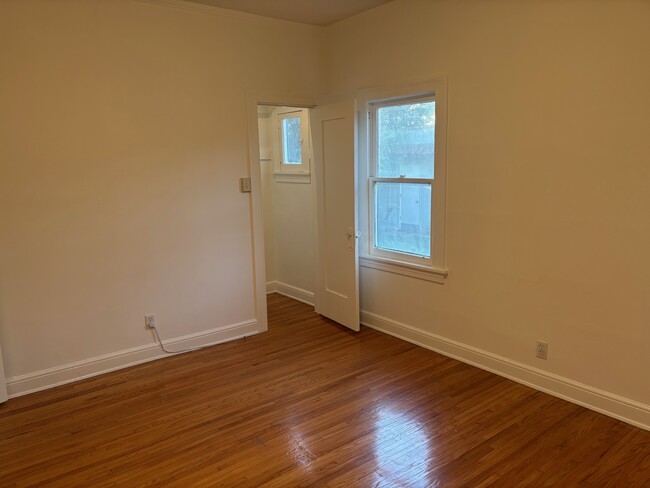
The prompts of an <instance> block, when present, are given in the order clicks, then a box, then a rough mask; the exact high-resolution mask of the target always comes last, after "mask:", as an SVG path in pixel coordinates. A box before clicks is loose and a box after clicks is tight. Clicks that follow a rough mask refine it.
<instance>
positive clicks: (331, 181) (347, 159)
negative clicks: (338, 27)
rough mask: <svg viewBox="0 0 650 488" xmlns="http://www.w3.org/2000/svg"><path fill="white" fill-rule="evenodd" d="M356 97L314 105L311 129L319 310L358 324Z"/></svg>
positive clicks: (353, 325)
mask: <svg viewBox="0 0 650 488" xmlns="http://www.w3.org/2000/svg"><path fill="white" fill-rule="evenodd" d="M356 116H357V110H356V103H355V102H354V101H348V102H341V103H336V104H332V105H323V106H319V107H316V108H315V109H313V110H312V113H311V133H312V144H313V150H314V170H315V175H316V209H317V221H318V222H317V223H318V225H317V229H318V230H317V238H318V245H317V247H318V259H317V267H316V294H315V301H316V303H315V305H316V312H318V313H319V314H321V315H324V316H326V317H329V318H330V319H332V320H334V321H336V322H338V323H340V324H342V325H345V326H346V327H349V328H350V329H352V330H355V331H358V330H359V260H358V243H357V237H358V232H357V191H356V189H357V161H356V156H357V148H356V141H357V137H356V127H357V123H356Z"/></svg>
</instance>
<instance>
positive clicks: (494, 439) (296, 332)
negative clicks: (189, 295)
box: [0, 295, 650, 488]
mask: <svg viewBox="0 0 650 488" xmlns="http://www.w3.org/2000/svg"><path fill="white" fill-rule="evenodd" d="M0 486H1V487H31V486H48V487H75V486H80V487H81V486H84V487H85V486H93V487H102V486H106V487H108V486H128V487H131V486H179V487H187V486H196V487H200V486H206V487H214V486H224V487H229V488H231V487H239V486H241V487H259V486H265V487H299V486H320V487H328V488H334V487H348V486H359V487H365V486H372V487H397V486H404V487H423V488H424V487H426V488H430V487H436V486H444V487H454V486H468V487H483V486H493V487H509V486H513V487H514V486H540V487H541V486H563V487H565V486H598V487H600V486H610V487H619V486H621V487H626V488H633V487H646V486H650V432H646V431H643V430H641V429H638V428H635V427H632V426H630V425H627V424H624V423H622V422H619V421H616V420H614V419H611V418H609V417H605V416H603V415H600V414H597V413H595V412H592V411H589V410H586V409H584V408H581V407H579V406H576V405H573V404H570V403H568V402H565V401H563V400H560V399H557V398H554V397H551V396H549V395H546V394H544V393H541V392H538V391H535V390H533V389H531V388H528V387H525V386H523V385H519V384H517V383H514V382H512V381H509V380H507V379H504V378H501V377H499V376H496V375H493V374H491V373H488V372H486V371H483V370H480V369H477V368H474V367H472V366H469V365H466V364H463V363H460V362H458V361H455V360H453V359H449V358H446V357H444V356H441V355H439V354H436V353H434V352H432V351H428V350H426V349H423V348H420V347H418V346H415V345H413V344H410V343H407V342H404V341H401V340H398V339H396V338H393V337H390V336H388V335H385V334H381V333H379V332H377V331H374V330H370V329H366V328H363V329H362V331H361V332H360V333H358V334H355V333H352V332H350V331H348V330H347V329H345V328H343V327H341V326H339V325H337V324H335V323H333V322H331V321H330V320H327V319H325V318H322V317H320V316H318V315H317V314H315V313H314V312H313V311H312V310H311V308H310V307H308V306H307V305H304V304H302V303H298V302H295V301H293V300H290V299H287V298H285V297H281V296H279V295H270V296H269V332H267V333H265V334H261V335H258V336H254V337H249V338H247V339H242V340H238V341H233V342H230V343H226V344H221V345H218V346H214V347H211V348H207V349H203V350H200V351H195V352H193V353H189V354H182V355H178V356H172V357H169V358H166V359H163V360H160V361H155V362H152V363H147V364H142V365H139V366H135V367H132V368H128V369H125V370H121V371H117V372H114V373H109V374H106V375H102V376H99V377H96V378H91V379H88V380H84V381H80V382H77V383H74V384H70V385H65V386H62V387H59V388H54V389H52V390H47V391H43V392H39V393H34V394H32V395H28V396H25V397H20V398H16V399H12V400H10V401H9V402H7V403H6V404H3V405H1V406H0Z"/></svg>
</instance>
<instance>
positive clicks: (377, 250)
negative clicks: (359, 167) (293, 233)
mask: <svg viewBox="0 0 650 488" xmlns="http://www.w3.org/2000/svg"><path fill="white" fill-rule="evenodd" d="M424 85H425V86H422V85H420V86H418V87H416V89H414V91H413V92H411V93H409V91H408V89H406V88H403V89H400V90H396V91H395V92H391V91H390V90H388V91H383V92H381V93H378V94H377V96H376V97H375V96H373V94H372V93H371V94H369V96H368V98H367V99H366V101H365V108H366V110H367V113H368V118H367V123H365V124H362V125H361V132H362V133H363V134H362V135H361V136H362V142H363V137H364V136H365V142H366V143H365V144H364V145H363V146H365V148H366V151H367V152H366V156H367V157H366V158H365V160H366V161H367V165H366V168H365V175H364V176H365V177H366V179H367V188H366V189H365V191H366V193H367V194H366V195H365V196H366V197H367V198H366V199H365V200H366V202H367V203H366V209H365V210H366V211H365V212H362V213H365V219H366V220H367V228H368V236H367V239H365V244H362V248H361V250H362V255H363V257H362V260H361V263H362V265H367V266H370V267H374V268H379V269H385V270H387V271H396V270H397V271H396V272H400V270H402V271H403V270H404V269H408V268H410V269H411V270H416V272H417V273H418V277H422V276H420V274H421V273H422V272H432V273H433V274H437V275H438V277H443V278H444V276H445V275H446V271H445V269H444V225H445V222H444V221H445V208H444V207H445V178H444V177H445V165H444V158H445V152H444V151H445V141H444V138H445V127H444V125H445V117H446V115H445V113H444V108H445V107H444V96H442V95H444V93H445V89H446V86H445V84H444V82H443V81H442V80H439V81H436V82H431V83H427V84H424ZM423 88H424V89H423ZM382 95H383V96H382ZM361 173H363V171H362V172H361ZM378 263H384V265H383V266H382V265H380V264H378ZM389 268H390V269H389ZM403 274H412V273H409V272H405V273H403ZM425 279H427V278H425ZM432 281H439V280H438V279H435V278H434V279H432Z"/></svg>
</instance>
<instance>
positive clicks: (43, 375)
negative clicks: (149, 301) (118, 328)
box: [7, 320, 260, 398]
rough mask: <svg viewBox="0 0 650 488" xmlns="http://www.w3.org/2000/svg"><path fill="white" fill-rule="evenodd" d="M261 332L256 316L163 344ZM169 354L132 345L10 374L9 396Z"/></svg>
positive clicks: (186, 344) (197, 343) (187, 344)
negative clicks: (85, 357)
mask: <svg viewBox="0 0 650 488" xmlns="http://www.w3.org/2000/svg"><path fill="white" fill-rule="evenodd" d="M259 332H260V330H258V327H257V320H247V321H244V322H239V323H237V324H231V325H226V326H223V327H218V328H216V329H211V330H207V331H203V332H198V333H196V334H190V335H186V336H182V337H177V338H174V339H169V340H165V341H163V344H164V345H165V347H166V348H168V349H170V350H175V349H178V350H180V349H196V348H200V347H206V346H212V345H215V344H220V343H222V342H228V341H232V340H236V339H241V338H242V337H246V336H251V335H255V334H257V333H259ZM167 356H169V354H167V353H164V352H162V351H161V349H160V346H159V345H158V344H156V343H154V344H148V345H146V346H139V347H133V348H131V349H124V350H122V351H118V352H114V353H110V354H105V355H103V356H97V357H94V358H90V359H84V360H83V361H76V362H74V363H70V364H65V365H63V366H57V367H54V368H49V369H44V370H42V371H36V372H34V373H28V374H24V375H21V376H14V377H12V378H8V379H7V391H8V393H9V398H14V397H18V396H22V395H27V394H28V393H34V392H36V391H40V390H45V389H48V388H54V387H55V386H59V385H64V384H66V383H72V382H73V381H78V380H82V379H85V378H90V377H92V376H97V375H100V374H104V373H109V372H111V371H115V370H118V369H122V368H128V367H129V366H134V365H136V364H141V363H146V362H149V361H154V360H156V359H160V358H163V357H167Z"/></svg>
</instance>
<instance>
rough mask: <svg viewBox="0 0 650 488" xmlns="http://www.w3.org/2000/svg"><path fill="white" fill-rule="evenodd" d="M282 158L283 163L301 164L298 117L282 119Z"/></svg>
mask: <svg viewBox="0 0 650 488" xmlns="http://www.w3.org/2000/svg"><path fill="white" fill-rule="evenodd" d="M282 159H283V161H282V162H283V163H284V164H302V145H301V144H300V117H291V118H286V119H282Z"/></svg>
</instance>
